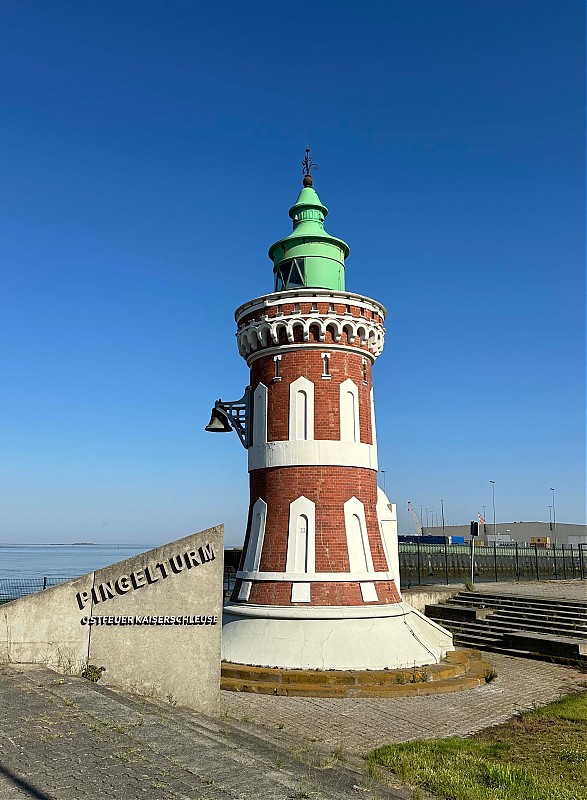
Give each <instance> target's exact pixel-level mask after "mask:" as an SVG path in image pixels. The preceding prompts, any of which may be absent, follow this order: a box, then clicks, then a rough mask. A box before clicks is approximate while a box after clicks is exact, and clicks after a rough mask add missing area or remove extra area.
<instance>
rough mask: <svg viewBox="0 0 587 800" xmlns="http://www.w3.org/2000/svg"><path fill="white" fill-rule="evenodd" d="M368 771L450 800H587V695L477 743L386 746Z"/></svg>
mask: <svg viewBox="0 0 587 800" xmlns="http://www.w3.org/2000/svg"><path fill="white" fill-rule="evenodd" d="M367 764H368V768H369V770H370V771H372V772H376V771H377V769H378V768H379V769H381V768H386V769H387V770H390V771H391V772H393V773H395V775H397V776H398V777H399V778H401V779H402V780H403V781H406V782H407V783H409V784H411V785H412V786H417V787H420V788H422V789H425V790H426V791H428V792H431V793H433V794H435V795H437V796H439V797H442V798H444V799H445V800H585V798H587V692H582V693H581V694H576V695H570V696H569V697H565V698H563V699H562V700H559V701H558V702H556V703H551V704H550V705H548V706H544V707H543V708H539V709H536V710H534V711H529V712H527V713H525V714H522V715H520V716H519V717H517V718H516V719H514V720H512V721H511V722H507V723H506V724H505V725H499V726H497V727H495V728H489V729H487V730H485V731H481V732H480V733H477V734H475V735H474V736H471V737H470V738H466V739H465V738H461V737H459V736H451V737H450V738H448V739H432V740H429V741H423V740H421V741H416V742H406V743H404V744H399V745H385V746H384V747H379V748H378V749H377V750H373V751H372V752H371V753H369V754H368V756H367ZM381 772H383V775H381V777H382V778H383V779H385V770H384V769H381Z"/></svg>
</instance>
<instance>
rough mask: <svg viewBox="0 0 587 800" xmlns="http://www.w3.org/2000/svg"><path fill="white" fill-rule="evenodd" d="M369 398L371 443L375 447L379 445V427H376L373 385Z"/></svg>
mask: <svg viewBox="0 0 587 800" xmlns="http://www.w3.org/2000/svg"><path fill="white" fill-rule="evenodd" d="M369 400H370V406H371V443H372V445H373V447H377V429H376V427H375V400H374V398H373V387H371V391H370V393H369Z"/></svg>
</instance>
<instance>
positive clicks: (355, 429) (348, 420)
mask: <svg viewBox="0 0 587 800" xmlns="http://www.w3.org/2000/svg"><path fill="white" fill-rule="evenodd" d="M339 409H340V440H341V442H360V441H361V427H360V423H359V390H358V388H357V385H356V383H355V382H354V381H352V380H351V379H350V378H347V379H346V381H343V382H342V383H341V384H340V399H339Z"/></svg>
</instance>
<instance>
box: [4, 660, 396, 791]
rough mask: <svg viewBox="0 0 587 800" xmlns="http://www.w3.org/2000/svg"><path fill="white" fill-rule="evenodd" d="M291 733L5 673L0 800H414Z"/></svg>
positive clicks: (34, 670) (78, 683) (25, 670)
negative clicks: (300, 799)
mask: <svg viewBox="0 0 587 800" xmlns="http://www.w3.org/2000/svg"><path fill="white" fill-rule="evenodd" d="M409 796H410V793H409V792H407V791H406V790H404V789H402V788H401V787H399V788H398V789H397V790H396V789H390V788H388V787H383V786H380V785H378V784H374V783H373V782H371V781H369V780H368V778H367V776H366V775H365V774H364V773H363V772H362V771H361V770H360V769H359V768H358V767H357V766H356V765H355V764H353V763H342V762H341V761H340V760H337V759H336V758H335V757H334V756H333V755H332V753H326V752H325V751H324V750H322V749H319V748H314V747H313V746H312V745H311V744H310V743H308V742H307V741H306V740H304V739H302V738H301V737H298V736H296V735H295V734H292V733H291V732H289V731H285V730H281V731H280V730H278V729H277V728H274V729H273V730H272V731H267V729H266V728H264V727H262V726H256V725H254V724H250V723H248V722H246V721H245V720H244V719H241V720H231V719H222V717H219V718H215V719H212V718H209V717H204V716H202V715H200V714H197V713H195V712H193V711H189V710H187V709H180V708H173V707H171V706H169V705H163V704H156V703H153V702H151V701H146V700H142V699H140V698H135V697H131V696H129V695H126V694H123V693H118V692H117V693H115V692H113V691H110V690H108V689H105V688H103V687H100V686H95V685H94V684H91V683H90V682H88V681H86V680H83V679H82V678H73V677H69V676H61V675H59V674H57V673H55V672H52V671H51V670H49V669H46V668H45V667H42V666H39V665H3V666H0V800H17V799H18V800H21V799H22V798H36V800H89V798H100V797H104V798H106V797H107V798H109V800H117V799H118V798H121V800H122V799H124V800H139V799H140V800H249V799H251V798H254V799H255V800H257V798H259V800H261V798H262V800H296V798H302V797H304V798H305V797H309V798H312V800H334V798H336V799H337V800H356V799H357V798H359V797H360V798H368V799H369V800H375V798H378V799H380V800H407V798H408V797H409Z"/></svg>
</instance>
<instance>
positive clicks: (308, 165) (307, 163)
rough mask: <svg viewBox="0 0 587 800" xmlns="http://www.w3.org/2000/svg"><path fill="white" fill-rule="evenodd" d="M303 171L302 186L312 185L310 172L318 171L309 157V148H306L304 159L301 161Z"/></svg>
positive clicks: (316, 165)
mask: <svg viewBox="0 0 587 800" xmlns="http://www.w3.org/2000/svg"><path fill="white" fill-rule="evenodd" d="M302 167H303V171H302V174H303V176H304V180H303V184H304V186H311V185H312V176H311V174H310V171H311V170H313V169H318V164H314V159H313V158H312V156H311V155H310V148H309V147H306V157H305V158H304V160H303V161H302Z"/></svg>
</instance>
